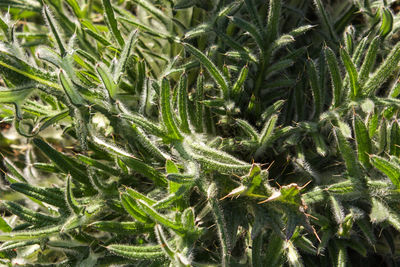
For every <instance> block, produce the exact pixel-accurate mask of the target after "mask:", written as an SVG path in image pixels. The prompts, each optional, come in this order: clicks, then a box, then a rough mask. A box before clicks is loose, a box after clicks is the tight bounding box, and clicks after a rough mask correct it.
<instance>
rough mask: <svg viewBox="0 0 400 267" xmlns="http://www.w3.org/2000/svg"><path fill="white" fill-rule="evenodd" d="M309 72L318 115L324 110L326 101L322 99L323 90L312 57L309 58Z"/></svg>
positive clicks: (316, 114) (316, 115) (315, 109)
mask: <svg viewBox="0 0 400 267" xmlns="http://www.w3.org/2000/svg"><path fill="white" fill-rule="evenodd" d="M307 72H308V77H309V81H310V86H311V89H312V92H313V97H314V111H315V114H314V116H315V117H318V116H319V115H320V113H321V111H322V108H323V104H324V103H323V101H322V92H321V88H320V86H319V84H320V83H319V79H318V74H317V69H316V67H315V64H314V61H313V60H312V59H309V60H308V62H307Z"/></svg>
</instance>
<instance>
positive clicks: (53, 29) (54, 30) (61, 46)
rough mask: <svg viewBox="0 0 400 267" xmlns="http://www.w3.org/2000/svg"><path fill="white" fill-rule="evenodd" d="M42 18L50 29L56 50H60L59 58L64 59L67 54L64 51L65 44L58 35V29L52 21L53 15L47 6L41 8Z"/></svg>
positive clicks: (53, 20) (54, 21)
mask: <svg viewBox="0 0 400 267" xmlns="http://www.w3.org/2000/svg"><path fill="white" fill-rule="evenodd" d="M43 13H44V17H45V18H46V21H47V24H48V25H49V27H50V31H51V33H52V34H53V36H54V38H55V39H56V42H57V45H58V49H59V50H60V55H61V57H64V56H65V55H66V53H67V50H66V49H65V42H64V40H63V38H62V37H61V35H60V27H59V26H58V25H57V23H56V20H55V19H54V17H53V15H52V14H51V11H50V9H49V7H48V6H46V5H45V6H44V7H43Z"/></svg>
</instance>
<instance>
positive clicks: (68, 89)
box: [58, 69, 85, 107]
mask: <svg viewBox="0 0 400 267" xmlns="http://www.w3.org/2000/svg"><path fill="white" fill-rule="evenodd" d="M58 78H59V80H60V83H61V85H62V87H63V89H64V91H65V93H66V95H67V96H68V98H69V100H70V101H71V103H72V104H73V105H75V106H78V107H79V106H82V105H83V104H84V103H85V102H84V99H83V98H82V96H81V95H80V94H79V92H78V90H77V89H76V87H75V85H74V84H73V83H72V81H71V79H70V78H69V77H68V76H67V74H66V73H64V71H63V70H61V69H60V72H59V73H58Z"/></svg>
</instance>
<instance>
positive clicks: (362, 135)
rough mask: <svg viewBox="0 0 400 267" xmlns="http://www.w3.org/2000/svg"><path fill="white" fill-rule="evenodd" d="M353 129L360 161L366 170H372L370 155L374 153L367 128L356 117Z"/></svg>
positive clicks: (355, 116) (356, 116)
mask: <svg viewBox="0 0 400 267" xmlns="http://www.w3.org/2000/svg"><path fill="white" fill-rule="evenodd" d="M353 128H354V133H355V137H356V143H357V154H358V160H359V161H360V162H361V163H362V164H363V165H364V166H365V167H366V168H370V167H371V164H370V162H369V154H371V152H372V144H371V139H370V137H369V134H368V130H367V127H366V126H365V124H364V122H363V121H362V120H361V118H360V117H359V116H358V115H354V117H353Z"/></svg>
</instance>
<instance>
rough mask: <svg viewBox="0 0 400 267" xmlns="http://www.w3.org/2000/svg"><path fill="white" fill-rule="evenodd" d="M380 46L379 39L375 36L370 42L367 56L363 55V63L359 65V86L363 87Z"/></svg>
mask: <svg viewBox="0 0 400 267" xmlns="http://www.w3.org/2000/svg"><path fill="white" fill-rule="evenodd" d="M380 44H381V38H380V37H379V36H377V37H375V38H374V39H373V40H372V42H371V44H370V45H369V48H368V51H367V54H366V55H365V59H364V62H363V64H362V65H361V69H360V74H359V79H360V84H361V85H363V84H364V82H365V81H366V80H367V79H368V76H369V74H370V72H371V70H372V68H373V66H374V63H375V59H376V56H377V55H378V49H379V45H380Z"/></svg>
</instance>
